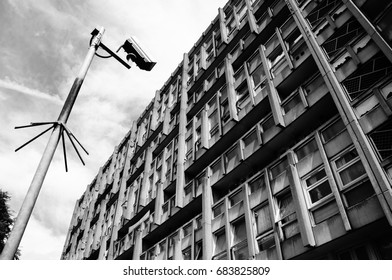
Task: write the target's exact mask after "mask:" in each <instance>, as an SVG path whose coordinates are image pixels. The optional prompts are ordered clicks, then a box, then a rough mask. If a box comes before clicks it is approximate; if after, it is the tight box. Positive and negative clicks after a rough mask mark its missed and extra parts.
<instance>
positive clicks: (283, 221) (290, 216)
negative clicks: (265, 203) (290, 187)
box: [276, 191, 299, 239]
mask: <svg viewBox="0 0 392 280" xmlns="http://www.w3.org/2000/svg"><path fill="white" fill-rule="evenodd" d="M276 202H277V211H278V214H279V226H280V228H281V229H282V233H283V238H284V239H287V238H290V237H292V236H294V235H296V234H297V233H299V228H298V223H297V214H296V212H295V206H294V202H293V197H292V195H291V192H290V191H288V192H286V193H284V194H281V195H278V196H277V198H276Z"/></svg>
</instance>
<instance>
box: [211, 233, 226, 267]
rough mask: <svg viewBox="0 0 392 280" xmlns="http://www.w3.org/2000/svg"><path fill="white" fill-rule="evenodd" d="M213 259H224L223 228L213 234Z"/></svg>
mask: <svg viewBox="0 0 392 280" xmlns="http://www.w3.org/2000/svg"><path fill="white" fill-rule="evenodd" d="M214 245H215V246H214V257H213V258H212V259H214V260H226V259H227V255H226V233H225V230H224V229H223V230H220V231H219V232H217V233H215V234H214Z"/></svg>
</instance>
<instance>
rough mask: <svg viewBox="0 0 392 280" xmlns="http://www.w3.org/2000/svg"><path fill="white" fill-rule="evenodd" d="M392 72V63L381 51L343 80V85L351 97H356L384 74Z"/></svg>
mask: <svg viewBox="0 0 392 280" xmlns="http://www.w3.org/2000/svg"><path fill="white" fill-rule="evenodd" d="M391 73H392V65H391V63H390V62H389V60H388V59H387V58H386V57H385V56H384V55H383V54H382V53H381V52H380V53H379V54H377V55H376V56H374V57H373V58H372V59H370V60H369V61H368V62H366V63H365V64H364V65H362V66H361V67H360V68H359V69H357V70H356V71H355V72H354V73H352V74H351V75H350V76H348V77H347V78H346V79H345V80H344V81H343V85H344V87H345V88H346V91H347V93H348V95H349V96H350V98H351V99H355V98H357V97H358V96H360V95H361V94H362V93H363V92H364V91H366V90H368V89H369V88H370V87H371V86H372V85H374V84H375V83H376V82H378V81H379V80H380V79H382V78H383V77H384V76H386V75H388V74H391Z"/></svg>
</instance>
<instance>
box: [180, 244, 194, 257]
mask: <svg viewBox="0 0 392 280" xmlns="http://www.w3.org/2000/svg"><path fill="white" fill-rule="evenodd" d="M182 259H183V260H191V259H192V248H191V247H190V246H189V247H187V248H186V249H184V250H182Z"/></svg>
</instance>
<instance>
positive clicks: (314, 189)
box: [303, 169, 332, 205]
mask: <svg viewBox="0 0 392 280" xmlns="http://www.w3.org/2000/svg"><path fill="white" fill-rule="evenodd" d="M303 182H304V184H305V187H306V190H307V192H308V197H309V202H310V205H314V204H316V203H317V202H319V201H321V200H323V199H324V198H327V197H329V196H330V195H331V194H332V190H331V187H330V186H329V183H328V178H327V175H326V174H325V170H324V169H320V170H317V171H316V172H313V174H311V175H310V176H309V177H307V178H305V179H304V180H303Z"/></svg>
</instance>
